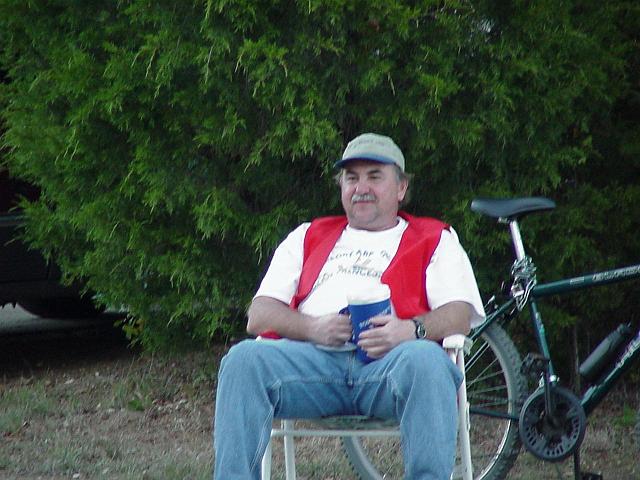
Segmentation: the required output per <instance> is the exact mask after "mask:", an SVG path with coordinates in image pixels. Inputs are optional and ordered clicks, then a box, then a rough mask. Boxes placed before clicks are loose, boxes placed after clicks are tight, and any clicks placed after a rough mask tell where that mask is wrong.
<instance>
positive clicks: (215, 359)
mask: <svg viewBox="0 0 640 480" xmlns="http://www.w3.org/2000/svg"><path fill="white" fill-rule="evenodd" d="M225 351H226V347H225V346H224V345H218V346H215V347H214V348H212V349H210V350H209V351H206V352H204V351H200V352H190V353H183V354H177V355H172V356H165V355H149V354H143V353H141V352H140V351H139V350H137V349H131V348H129V347H128V346H127V342H126V340H125V339H124V338H123V337H122V335H121V334H120V333H119V332H118V331H114V330H113V329H110V328H104V327H102V328H92V329H88V330H84V331H80V332H66V333H65V332H56V333H48V334H29V335H11V336H7V337H0V479H20V480H23V479H26V480H32V479H33V480H35V479H94V478H96V479H145V480H146V479H174V478H175V479H187V478H188V479H200V478H202V479H205V478H210V477H211V469H212V458H213V453H212V448H211V434H212V426H211V424H212V417H213V407H214V398H213V392H214V390H215V377H216V372H217V368H218V365H219V360H220V358H221V356H222V354H223V353H224V352H225ZM631 390H632V389H629V388H627V389H625V388H622V387H621V388H618V389H617V390H616V392H615V395H613V396H612V397H611V400H610V401H609V400H608V401H607V403H606V404H605V405H604V406H601V407H600V408H599V409H598V410H597V412H596V415H595V416H594V417H592V419H591V420H590V426H589V427H588V429H587V436H586V439H585V443H584V450H583V464H584V465H585V469H586V470H589V471H594V472H598V473H602V474H603V476H604V478H605V479H616V480H627V479H629V480H631V479H638V478H640V466H639V463H640V462H639V460H638V459H639V458H640V454H639V452H638V450H637V449H636V445H635V443H634V441H633V439H632V428H633V427H632V425H633V420H632V417H633V415H634V414H633V410H634V409H633V408H632V407H631V406H632V405H633V406H637V405H638V404H640V402H638V392H637V391H635V390H634V391H631ZM314 442H316V443H314ZM300 450H301V451H300V453H299V455H298V458H299V462H300V463H301V464H302V465H301V466H300V471H299V476H300V477H301V478H302V479H305V478H317V479H323V480H342V479H352V478H354V477H353V474H352V473H351V472H350V469H349V467H348V464H347V463H346V461H345V460H344V457H343V455H342V453H341V449H340V446H339V443H338V441H337V440H327V441H323V442H318V441H316V440H313V441H311V440H310V441H309V442H308V443H306V444H302V445H300ZM306 452H310V455H311V456H313V458H314V460H316V461H315V462H308V463H307V464H305V460H304V458H305V454H306ZM275 454H276V460H278V459H279V458H280V456H281V450H280V447H279V446H276V447H275ZM318 460H319V461H318ZM316 464H317V465H320V466H317V465H316ZM330 469H333V470H331V471H330ZM274 477H275V478H282V477H281V474H276V475H274ZM509 478H512V479H518V480H525V479H534V478H535V479H540V478H543V479H546V478H549V479H555V478H567V479H568V478H573V474H572V463H571V462H570V461H566V462H564V463H562V464H556V465H550V464H543V463H542V462H540V461H538V460H536V459H534V458H533V457H532V456H531V455H529V454H527V453H521V455H520V457H519V460H518V463H517V465H516V468H514V470H513V471H512V472H511V474H510V476H509Z"/></svg>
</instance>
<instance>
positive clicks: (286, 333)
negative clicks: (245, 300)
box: [247, 297, 351, 347]
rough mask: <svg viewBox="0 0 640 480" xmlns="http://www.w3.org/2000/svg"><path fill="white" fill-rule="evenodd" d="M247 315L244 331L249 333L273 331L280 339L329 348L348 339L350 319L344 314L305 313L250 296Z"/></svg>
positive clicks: (276, 301)
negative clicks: (319, 315) (317, 314)
mask: <svg viewBox="0 0 640 480" xmlns="http://www.w3.org/2000/svg"><path fill="white" fill-rule="evenodd" d="M247 316H248V320H249V321H248V322H247V332H249V333H251V334H252V335H260V334H261V333H262V332H265V331H273V332H277V333H278V334H279V335H280V336H281V337H284V338H290V339H292V340H301V341H306V342H313V343H316V344H318V345H326V346H332V347H333V346H340V345H342V344H343V343H345V342H347V341H349V339H350V338H351V320H350V319H349V316H348V315H340V314H338V313H332V314H329V315H323V316H321V317H314V316H311V315H305V314H303V313H300V312H298V311H297V310H293V309H291V308H289V305H287V304H286V303H284V302H281V301H280V300H276V299H275V298H270V297H256V298H254V299H253V301H252V302H251V306H250V307H249V311H248V312H247Z"/></svg>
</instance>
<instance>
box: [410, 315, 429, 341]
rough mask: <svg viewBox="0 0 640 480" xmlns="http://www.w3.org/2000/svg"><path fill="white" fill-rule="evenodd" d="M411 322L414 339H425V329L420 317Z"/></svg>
mask: <svg viewBox="0 0 640 480" xmlns="http://www.w3.org/2000/svg"><path fill="white" fill-rule="evenodd" d="M411 321H412V322H413V324H414V325H415V326H416V338H417V339H419V340H424V339H425V338H427V329H426V328H425V326H424V322H423V321H422V319H421V318H420V317H413V318H412V319H411Z"/></svg>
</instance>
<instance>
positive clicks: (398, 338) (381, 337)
mask: <svg viewBox="0 0 640 480" xmlns="http://www.w3.org/2000/svg"><path fill="white" fill-rule="evenodd" d="M415 338H416V336H415V326H414V324H413V322H412V321H409V320H400V319H399V318H397V317H394V316H393V315H381V316H379V317H373V318H372V319H371V328H370V329H369V330H366V331H364V332H362V333H360V338H359V339H358V346H359V347H360V348H362V349H363V350H364V351H366V352H367V355H369V356H370V357H371V358H382V357H384V356H385V355H386V354H387V353H389V352H390V351H391V349H392V348H394V347H396V346H397V345H399V344H400V343H402V342H405V341H407V340H415Z"/></svg>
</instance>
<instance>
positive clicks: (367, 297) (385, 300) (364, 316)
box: [345, 283, 392, 363]
mask: <svg viewBox="0 0 640 480" xmlns="http://www.w3.org/2000/svg"><path fill="white" fill-rule="evenodd" d="M347 301H348V303H349V306H348V307H347V308H346V309H345V310H346V313H348V314H349V316H350V317H351V325H352V326H353V336H352V337H351V341H352V342H353V343H354V344H356V345H357V344H358V339H359V338H360V332H363V331H365V330H368V329H369V328H371V318H372V317H376V316H380V315H391V312H392V310H391V291H390V290H389V286H388V285H385V284H383V283H382V284H380V285H376V286H375V287H373V288H369V289H367V290H364V291H362V292H358V293H352V294H349V295H347ZM356 358H358V360H360V361H362V362H365V363H369V362H372V361H373V360H375V358H371V357H369V356H368V355H367V353H366V352H365V351H364V350H362V349H361V348H359V347H358V348H356Z"/></svg>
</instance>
